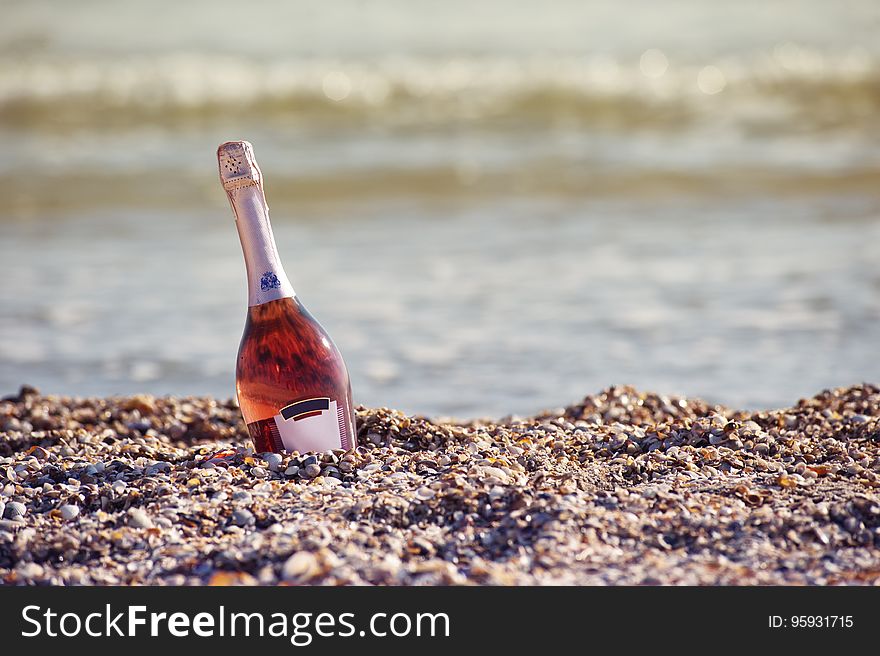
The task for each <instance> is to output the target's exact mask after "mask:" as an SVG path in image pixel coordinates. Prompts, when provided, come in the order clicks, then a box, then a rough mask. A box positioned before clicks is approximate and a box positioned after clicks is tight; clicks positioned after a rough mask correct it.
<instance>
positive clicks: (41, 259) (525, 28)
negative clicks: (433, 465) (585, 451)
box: [0, 0, 880, 417]
mask: <svg viewBox="0 0 880 656" xmlns="http://www.w3.org/2000/svg"><path fill="white" fill-rule="evenodd" d="M0 5H2V8H3V12H2V14H3V17H4V19H3V22H2V24H0V143H2V148H3V157H2V158H0V392H2V393H10V392H14V391H15V390H16V389H17V388H18V386H19V384H21V383H23V382H28V383H31V384H35V385H37V386H38V387H40V388H41V389H42V391H44V392H47V393H57V394H71V395H79V396H82V395H91V394H100V395H105V394H115V393H132V392H151V393H155V394H213V395H217V396H219V397H222V398H228V397H229V396H231V395H232V394H233V391H234V390H233V367H234V359H235V353H236V349H237V346H238V339H239V337H240V334H241V329H242V326H243V322H244V316H245V305H246V290H245V280H244V266H243V261H242V257H241V252H240V248H239V244H238V239H237V235H236V232H235V228H234V224H233V221H232V215H231V212H230V210H229V207H228V205H227V202H226V198H225V195H224V193H223V192H222V190H221V188H220V185H219V182H218V180H217V173H216V161H215V155H214V152H215V149H216V146H217V144H218V143H220V142H221V141H224V140H227V139H238V138H242V139H248V140H250V141H251V142H253V144H254V146H255V150H256V153H257V156H258V158H259V160H260V162H261V164H262V168H263V171H264V174H265V176H266V179H267V183H266V188H267V195H268V200H269V205H270V207H271V209H272V218H273V224H274V228H275V234H276V238H277V241H278V246H279V249H280V251H281V253H282V257H283V259H284V262H285V267H286V269H287V271H288V274H289V275H290V278H291V280H292V281H293V284H294V287H295V288H296V290H297V292H298V294H299V296H300V298H301V299H302V300H303V302H304V303H305V304H306V305H307V307H309V309H310V310H311V311H312V313H313V314H315V315H316V316H317V317H318V318H319V320H320V321H321V322H322V323H323V324H324V326H325V327H326V328H327V329H328V331H329V332H330V334H331V335H332V336H333V337H334V340H335V341H336V343H337V345H338V346H339V347H340V349H341V350H342V352H343V354H344V356H345V358H346V361H347V363H348V365H349V369H350V372H351V374H352V383H353V388H354V396H355V401H356V402H360V403H366V404H369V405H388V406H392V407H397V408H400V409H403V410H405V411H408V412H418V413H428V414H443V415H456V416H461V417H469V416H482V415H495V416H500V415H505V414H508V413H517V414H527V413H531V412H534V411H536V410H538V409H540V408H542V407H554V406H559V405H562V404H565V403H568V402H571V401H574V400H576V399H578V398H580V397H581V396H583V395H584V394H586V393H591V392H595V391H598V390H599V389H602V388H604V387H606V386H608V385H611V384H622V383H632V384H635V385H637V386H639V387H642V388H646V389H652V390H656V391H660V392H664V393H683V394H688V395H697V396H702V397H706V398H709V399H711V400H714V401H717V402H721V403H725V404H730V405H736V406H746V407H772V406H778V405H783V404H790V403H792V402H794V401H795V400H796V399H797V398H798V397H800V396H802V395H809V394H813V393H815V392H817V391H819V390H821V389H822V388H824V387H828V386H835V385H843V384H850V383H855V382H860V381H863V380H870V381H880V358H878V357H877V345H878V344H880V256H878V248H877V247H878V245H880V221H878V218H880V38H878V35H880V3H877V2H876V0H859V1H849V2H834V3H831V2H823V1H821V0H810V1H807V0H804V1H800V2H794V1H790V2H782V1H779V0H761V1H758V0H740V1H738V2H722V1H720V0H719V1H716V2H706V1H705V0H674V1H668V2H662V3H661V2H653V1H651V0H639V1H634V2H611V1H609V2H580V1H563V0H558V1H544V2H532V3H519V2H509V1H506V0H482V1H481V2H477V3H475V2H466V1H464V0H445V1H444V2H442V3H438V2H423V1H421V0H419V1H414V0H407V1H403V0H372V1H370V2H356V1H353V0H336V1H334V2H326V3H320V2H267V1H265V0H256V1H251V2H248V3H244V4H242V3H239V2H231V1H229V0H212V1H211V2H207V1H204V0H195V1H188V2H185V3H182V2H172V1H170V0H152V1H151V2H124V1H120V0H115V1H111V0H95V1H87V0H80V1H78V2H75V3H74V2H64V1H61V0H58V1H56V2H47V1H45V0H29V1H28V2H26V3H24V2H11V1H6V2H2V3H0Z"/></svg>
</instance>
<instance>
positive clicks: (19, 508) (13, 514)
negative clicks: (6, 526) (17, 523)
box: [3, 501, 27, 521]
mask: <svg viewBox="0 0 880 656" xmlns="http://www.w3.org/2000/svg"><path fill="white" fill-rule="evenodd" d="M26 514H27V506H26V505H24V504H23V503H20V502H18V501H10V502H9V503H7V504H6V509H5V510H4V512H3V516H4V517H5V518H6V519H11V520H13V521H14V520H17V519H21V518H23V517H24V516H25V515H26Z"/></svg>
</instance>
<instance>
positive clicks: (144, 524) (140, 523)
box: [128, 508, 153, 528]
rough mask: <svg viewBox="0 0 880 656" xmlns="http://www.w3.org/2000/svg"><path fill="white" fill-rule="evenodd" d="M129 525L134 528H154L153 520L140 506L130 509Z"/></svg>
mask: <svg viewBox="0 0 880 656" xmlns="http://www.w3.org/2000/svg"><path fill="white" fill-rule="evenodd" d="M128 525H129V526H131V527H133V528H153V520H152V519H150V516H149V515H148V514H147V513H146V512H144V511H143V510H141V509H140V508H131V509H129V511H128Z"/></svg>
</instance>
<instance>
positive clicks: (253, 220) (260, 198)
mask: <svg viewBox="0 0 880 656" xmlns="http://www.w3.org/2000/svg"><path fill="white" fill-rule="evenodd" d="M227 195H228V196H229V202H230V203H231V204H232V211H233V212H234V213H235V225H236V227H237V228H238V237H239V239H240V240H241V249H242V251H243V252H244V263H245V267H246V268H247V280H248V307H253V306H255V305H262V304H263V303H268V302H269V301H276V300H278V299H279V298H291V297H293V296H294V295H295V294H294V291H293V287H292V286H291V284H290V281H289V280H288V279H287V274H286V273H284V267H283V266H281V258H280V257H279V256H278V248H277V247H276V246H275V236H274V235H273V234H272V225H271V224H270V223H269V206H268V205H267V204H266V198H265V196H264V195H263V189H262V186H261V185H260V184H259V182H256V181H253V182H252V183H251V184H244V185H242V186H239V187H237V188H235V189H227Z"/></svg>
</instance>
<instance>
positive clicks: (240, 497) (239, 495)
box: [232, 490, 254, 503]
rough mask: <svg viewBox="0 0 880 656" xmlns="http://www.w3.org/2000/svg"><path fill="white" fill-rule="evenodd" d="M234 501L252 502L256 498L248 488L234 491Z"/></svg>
mask: <svg viewBox="0 0 880 656" xmlns="http://www.w3.org/2000/svg"><path fill="white" fill-rule="evenodd" d="M232 500H233V501H240V502H241V503H250V502H251V501H253V500H254V497H253V495H252V494H251V493H250V492H248V491H246V490H236V491H235V492H233V493H232Z"/></svg>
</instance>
